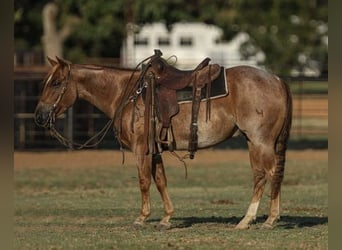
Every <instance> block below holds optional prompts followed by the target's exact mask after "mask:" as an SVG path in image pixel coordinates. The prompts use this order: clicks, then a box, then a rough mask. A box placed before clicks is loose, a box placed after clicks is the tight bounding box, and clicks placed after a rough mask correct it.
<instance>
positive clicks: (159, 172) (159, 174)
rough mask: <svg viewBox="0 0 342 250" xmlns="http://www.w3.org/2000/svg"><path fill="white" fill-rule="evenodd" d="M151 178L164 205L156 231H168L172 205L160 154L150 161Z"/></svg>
mask: <svg viewBox="0 0 342 250" xmlns="http://www.w3.org/2000/svg"><path fill="white" fill-rule="evenodd" d="M152 176H153V179H154V181H155V183H156V186H157V188H158V191H159V193H160V195H161V197H162V200H163V204H164V217H163V218H162V220H161V221H160V222H159V225H158V226H157V227H158V229H168V228H170V227H171V223H170V218H171V215H172V214H173V211H174V209H173V205H172V202H171V199H170V197H169V194H168V191H167V179H166V175H165V169H164V164H163V160H162V157H161V155H160V154H156V155H154V156H153V160H152Z"/></svg>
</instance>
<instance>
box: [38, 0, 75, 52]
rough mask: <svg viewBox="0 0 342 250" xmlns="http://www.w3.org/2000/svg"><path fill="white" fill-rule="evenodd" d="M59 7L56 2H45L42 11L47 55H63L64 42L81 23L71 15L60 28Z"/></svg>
mask: <svg viewBox="0 0 342 250" xmlns="http://www.w3.org/2000/svg"><path fill="white" fill-rule="evenodd" d="M58 11H59V7H58V5H57V3H56V1H55V2H49V3H47V4H45V6H44V7H43V11H42V20H43V28H44V29H43V31H44V34H43V36H42V43H43V46H44V54H45V57H48V56H49V57H52V58H54V57H55V56H58V57H60V58H62V57H63V43H64V41H65V40H66V38H67V37H68V36H70V34H71V31H72V29H73V28H74V26H75V25H76V24H77V23H79V19H78V18H77V17H74V16H70V17H69V18H68V21H67V22H65V23H64V25H63V26H62V28H61V29H60V30H58V27H57V15H58Z"/></svg>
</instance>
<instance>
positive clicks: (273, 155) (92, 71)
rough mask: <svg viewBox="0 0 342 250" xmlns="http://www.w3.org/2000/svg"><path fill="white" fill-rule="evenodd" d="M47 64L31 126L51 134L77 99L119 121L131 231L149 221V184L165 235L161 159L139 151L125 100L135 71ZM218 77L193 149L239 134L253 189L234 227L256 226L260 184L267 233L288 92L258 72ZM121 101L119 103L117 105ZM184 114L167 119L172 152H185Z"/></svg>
mask: <svg viewBox="0 0 342 250" xmlns="http://www.w3.org/2000/svg"><path fill="white" fill-rule="evenodd" d="M48 61H49V62H50V64H51V70H50V71H49V72H48V74H47V76H46V78H45V80H44V86H43V90H42V93H41V96H40V98H39V101H38V104H37V107H36V110H35V122H36V123H37V125H39V126H42V127H45V128H51V127H52V126H53V124H54V121H55V118H56V117H58V116H60V115H61V114H62V113H64V112H65V111H66V110H67V109H68V108H69V107H71V106H72V105H73V104H74V103H75V101H76V100H77V99H78V98H80V99H84V100H86V101H88V102H89V103H91V104H92V105H94V106H96V107H97V108H98V109H99V110H101V111H102V112H103V113H104V114H105V115H106V116H107V117H109V118H114V117H116V116H117V114H118V113H120V117H121V119H114V122H113V129H114V130H115V131H118V130H120V136H119V140H120V143H121V144H122V145H124V146H125V147H126V148H128V149H129V150H131V151H132V152H133V153H134V155H135V157H136V165H137V171H138V176H139V186H140V191H141V210H140V214H139V215H138V217H137V218H136V219H135V221H134V222H133V225H134V226H137V227H144V226H145V222H146V219H147V218H148V217H149V216H150V214H151V205H150V185H151V183H152V178H153V180H154V182H155V184H156V187H157V189H158V191H159V193H160V195H161V199H162V202H163V207H164V216H163V217H162V218H161V220H160V221H159V223H158V225H157V227H158V228H159V229H168V228H170V227H171V222H170V219H171V216H172V215H173V213H174V207H173V204H172V202H171V199H170V197H169V194H168V190H167V178H166V175H165V170H164V164H163V159H162V154H155V155H152V154H146V152H145V151H144V148H145V147H144V144H145V139H144V110H145V105H144V100H143V97H142V95H139V92H138V91H136V93H133V95H132V96H131V98H128V99H127V93H128V92H129V91H127V89H129V88H131V89H132V88H133V86H135V85H136V83H137V82H138V81H139V79H140V78H141V74H142V70H140V71H134V70H133V69H131V70H128V69H123V68H111V67H105V66H101V65H92V64H73V63H71V62H68V61H66V60H65V59H61V58H58V57H56V59H51V58H48ZM225 72H226V81H227V85H228V89H229V94H228V95H226V96H224V97H221V98H217V99H213V100H211V103H210V105H211V115H210V119H209V120H207V119H206V107H205V105H201V106H200V110H199V115H198V148H199V149H205V148H208V147H211V146H214V145H216V144H218V143H220V142H223V141H225V140H227V139H229V138H232V137H235V136H239V135H242V136H244V137H245V138H246V141H247V145H248V150H249V158H250V165H251V168H252V171H253V181H254V188H253V192H252V198H251V201H250V204H249V206H248V208H247V211H246V213H245V215H244V216H243V218H242V219H241V220H240V221H239V223H238V224H237V225H236V226H235V228H236V229H247V228H249V227H250V225H251V224H252V223H253V222H254V221H255V220H256V215H257V210H258V206H259V203H260V200H261V197H262V194H263V192H264V189H265V185H266V183H267V182H268V181H269V184H270V207H269V215H268V217H267V219H266V220H265V221H264V222H263V224H262V225H261V227H262V228H273V227H274V226H275V225H276V221H277V220H278V219H279V218H280V192H281V184H282V181H283V177H284V166H285V158H286V150H287V142H288V138H289V134H290V129H291V121H292V97H291V93H290V90H289V87H288V85H287V84H286V83H285V82H284V81H283V80H281V79H280V78H279V77H277V76H276V75H274V74H272V73H269V72H267V71H265V70H262V69H259V68H255V67H251V66H235V67H231V68H225ZM140 90H141V89H140ZM140 92H141V91H140ZM124 96H126V102H125V103H124V105H123V101H124V100H123V98H124ZM127 100H129V101H127ZM191 108H192V107H191V103H182V104H180V105H179V113H178V114H177V115H176V116H174V117H173V118H172V126H173V133H174V140H175V141H176V148H175V150H176V151H178V150H184V149H187V146H188V138H189V133H190V132H189V130H187V129H184V124H190V119H191V117H190V115H189V114H191ZM132 114H134V115H132ZM204 185H205V183H204Z"/></svg>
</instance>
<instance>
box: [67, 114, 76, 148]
mask: <svg viewBox="0 0 342 250" xmlns="http://www.w3.org/2000/svg"><path fill="white" fill-rule="evenodd" d="M73 118H74V110H73V107H70V108H69V109H68V116H67V138H69V140H70V141H71V143H72V142H73V140H74V134H73V131H74V127H73V126H74V123H73V121H74V119H73Z"/></svg>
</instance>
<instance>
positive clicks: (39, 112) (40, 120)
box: [34, 105, 55, 128]
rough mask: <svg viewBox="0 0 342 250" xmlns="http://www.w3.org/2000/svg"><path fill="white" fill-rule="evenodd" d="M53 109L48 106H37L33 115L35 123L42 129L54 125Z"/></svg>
mask: <svg viewBox="0 0 342 250" xmlns="http://www.w3.org/2000/svg"><path fill="white" fill-rule="evenodd" d="M54 117H55V115H54V112H53V108H52V107H51V106H49V105H38V106H37V108H36V111H35V114H34V121H35V123H36V124H37V125H38V126H40V127H44V128H50V127H51V126H52V125H53V123H54V120H55V119H54Z"/></svg>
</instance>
